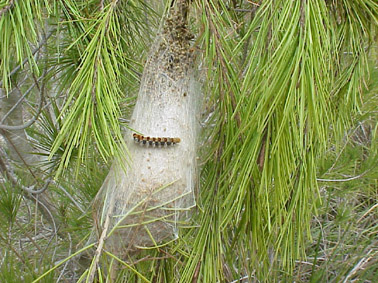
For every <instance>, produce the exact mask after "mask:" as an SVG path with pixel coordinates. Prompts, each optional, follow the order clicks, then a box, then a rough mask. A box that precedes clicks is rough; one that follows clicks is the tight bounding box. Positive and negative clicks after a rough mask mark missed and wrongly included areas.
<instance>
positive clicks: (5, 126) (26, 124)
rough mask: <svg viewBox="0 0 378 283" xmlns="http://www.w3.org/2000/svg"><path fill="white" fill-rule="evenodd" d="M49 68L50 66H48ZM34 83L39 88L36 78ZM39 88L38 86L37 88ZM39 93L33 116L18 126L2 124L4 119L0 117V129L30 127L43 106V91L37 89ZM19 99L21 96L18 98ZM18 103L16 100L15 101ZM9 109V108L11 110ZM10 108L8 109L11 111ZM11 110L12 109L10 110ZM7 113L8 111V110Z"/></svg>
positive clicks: (14, 129) (43, 76)
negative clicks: (0, 119)
mask: <svg viewBox="0 0 378 283" xmlns="http://www.w3.org/2000/svg"><path fill="white" fill-rule="evenodd" d="M50 69H51V68H50ZM46 73H47V72H44V73H43V75H42V77H41V78H40V79H42V80H43V79H44V78H45V76H46ZM34 85H36V86H37V88H39V86H38V80H37V79H35V80H34ZM34 85H33V87H34ZM39 89H40V88H39ZM39 94H40V96H39V98H40V99H39V104H38V109H37V113H36V114H35V115H34V116H33V118H31V119H30V120H29V121H28V122H26V123H25V124H23V125H18V126H9V125H4V124H2V121H3V120H4V118H3V119H2V121H1V122H0V129H2V130H8V131H17V130H24V129H26V128H28V127H30V126H31V125H33V124H34V122H35V121H37V119H38V117H39V115H40V114H41V112H42V106H43V100H44V93H43V91H42V90H40V91H39ZM20 99H21V98H20ZM17 103H18V102H17ZM12 109H13V107H12ZM12 109H11V110H12ZM11 110H10V111H11ZM12 111H13V110H12ZM8 113H9V112H8ZM8 113H7V114H6V115H8Z"/></svg>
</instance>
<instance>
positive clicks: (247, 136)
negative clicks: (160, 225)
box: [0, 0, 378, 282]
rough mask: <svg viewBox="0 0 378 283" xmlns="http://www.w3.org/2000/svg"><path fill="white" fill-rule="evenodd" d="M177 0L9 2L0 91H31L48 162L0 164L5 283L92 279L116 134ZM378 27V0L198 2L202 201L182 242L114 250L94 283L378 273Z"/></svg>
mask: <svg viewBox="0 0 378 283" xmlns="http://www.w3.org/2000/svg"><path fill="white" fill-rule="evenodd" d="M169 2H170V1H169ZM169 6H170V3H165V5H160V3H158V2H157V3H154V2H151V3H149V2H147V1H116V0H113V1H73V0H67V1H38V0H26V1H1V2H0V42H1V45H0V70H1V80H2V81H1V86H2V87H3V89H4V91H8V92H9V95H12V93H11V90H12V88H14V87H16V86H18V87H19V88H20V89H21V90H22V91H24V92H25V91H26V90H27V89H28V88H29V87H33V91H32V92H31V94H30V96H29V97H28V100H27V101H28V103H25V111H30V113H31V114H29V115H35V116H36V117H38V119H37V122H36V123H34V124H33V125H31V126H30V127H28V128H27V132H28V134H29V135H30V137H31V141H32V143H33V145H34V147H35V149H36V151H37V152H38V154H39V155H40V157H41V159H40V161H39V162H38V163H37V164H22V165H21V166H20V167H21V168H19V167H15V165H14V167H13V168H14V170H13V171H14V172H15V173H14V174H10V173H9V172H8V171H12V170H9V169H7V170H8V171H7V170H5V169H4V168H3V167H2V175H3V177H4V178H3V180H2V182H1V195H0V214H1V218H2V221H1V226H0V229H1V237H0V253H1V254H2V256H3V261H2V263H1V264H0V269H1V270H0V271H1V272H0V274H1V275H0V276H2V280H3V281H5V282H13V281H14V282H18V280H20V279H21V278H23V280H24V281H25V280H26V282H31V281H33V280H36V279H37V281H42V282H43V281H46V282H51V281H54V280H55V281H56V280H67V281H69V280H79V279H80V280H82V281H84V280H85V279H86V277H87V276H88V273H89V271H88V270H89V268H90V263H91V259H92V257H93V245H91V246H88V245H87V240H88V238H89V236H90V233H91V227H92V226H93V221H92V219H91V213H92V211H91V209H92V208H91V207H90V204H91V202H92V200H93V198H94V196H95V195H96V193H97V190H98V189H99V187H100V186H101V184H102V181H103V179H104V178H105V176H106V173H107V171H108V169H109V166H110V163H111V160H112V159H113V158H118V159H122V160H123V161H124V162H127V148H126V147H125V145H124V142H123V138H122V127H127V117H128V115H129V113H130V111H132V105H133V103H134V101H135V94H136V93H137V90H138V86H139V79H140V76H141V73H142V70H143V63H144V60H145V59H146V56H147V53H148V47H149V46H150V44H151V43H152V42H153V36H154V32H155V31H156V27H157V26H158V24H159V22H160V21H161V15H163V14H164V13H166V12H167V11H168V7H169ZM377 26H378V4H377V3H376V1H373V0H355V1H321V0H315V1H280V0H267V1H260V2H257V1H256V2H252V1H224V0H216V1H205V0H203V1H202V0H201V1H200V0H198V1H193V2H192V3H191V17H190V28H191V29H192V31H193V33H194V34H195V35H196V38H195V40H194V42H193V48H194V49H195V54H196V58H197V65H196V67H197V68H198V74H199V75H198V76H199V79H200V80H201V82H202V83H203V93H204V98H205V99H204V101H205V102H204V105H203V117H202V118H201V119H202V121H203V123H202V125H203V130H202V133H201V135H202V141H201V147H200V149H199V151H200V152H199V155H200V156H203V158H201V160H200V161H201V175H200V177H199V180H200V181H199V190H198V192H197V201H198V207H197V208H196V210H195V211H193V216H192V220H191V223H190V225H188V227H187V228H183V229H182V230H181V231H180V237H179V238H178V239H177V240H176V241H174V242H172V243H169V244H167V245H165V246H162V247H159V248H155V249H151V250H145V251H142V252H141V253H140V254H139V255H138V256H137V257H131V256H130V258H127V259H118V258H116V257H115V255H112V254H111V253H109V252H107V251H106V252H104V254H103V256H102V258H101V265H100V268H98V270H97V271H98V274H97V275H98V280H99V281H104V280H106V279H107V278H108V279H109V278H110V276H114V274H113V275H111V274H110V273H109V272H108V270H110V269H111V266H113V265H114V264H115V262H118V264H119V265H120V266H122V267H123V268H122V269H121V270H120V271H119V272H118V273H117V274H116V275H115V276H117V278H118V280H119V281H120V282H122V281H123V282H130V281H135V282H143V281H151V282H173V281H181V282H218V281H221V282H236V281H234V280H239V279H240V280H245V281H246V282H247V281H248V280H249V281H254V280H260V281H278V280H289V281H291V280H293V279H295V280H297V281H310V282H317V281H331V282H333V281H335V282H338V281H341V280H352V279H359V280H362V281H363V280H373V279H374V274H376V272H377V269H378V261H377V253H378V250H377V246H378V245H377V244H378V243H377V240H376V239H377V233H378V227H377V224H376V223H377V116H376V105H377V92H378V86H377V83H376V82H377V81H378V73H377V58H378V56H377ZM21 78H22V79H21ZM39 78H41V80H42V82H41V83H38V79H39ZM21 81H23V83H21ZM39 95H41V97H43V100H44V103H45V104H44V105H45V106H44V108H43V110H42V111H41V112H40V113H38V111H37V110H38V107H37V98H38V97H39ZM1 124H2V123H1ZM0 126H1V125H0ZM4 156H5V155H3V154H2V155H1V158H2V159H4ZM0 165H1V164H0ZM49 177H55V181H48V180H49V179H48V178H49ZM12 178H13V179H12ZM47 182H48V188H47V190H45V191H43V193H40V194H33V193H32V194H31V195H32V197H30V190H29V191H28V190H27V189H28V188H30V187H31V186H32V185H34V187H33V189H34V190H38V189H39V188H42V187H44V185H45V184H46V183H47ZM38 197H40V198H42V197H43V202H38V201H36V198H38ZM43 205H44V206H45V207H47V209H45V210H43V211H44V213H43V212H40V211H39V210H38V209H39V208H40V206H43ZM41 213H42V214H41ZM77 254H81V255H82V256H81V257H80V258H78V257H74V255H77ZM306 255H307V257H306Z"/></svg>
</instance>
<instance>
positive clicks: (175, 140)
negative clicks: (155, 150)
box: [133, 133, 181, 146]
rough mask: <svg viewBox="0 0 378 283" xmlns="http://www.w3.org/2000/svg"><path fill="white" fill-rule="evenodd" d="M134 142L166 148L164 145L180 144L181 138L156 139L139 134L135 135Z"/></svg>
mask: <svg viewBox="0 0 378 283" xmlns="http://www.w3.org/2000/svg"><path fill="white" fill-rule="evenodd" d="M133 138H134V141H136V142H138V143H141V144H145V145H151V146H153V145H154V146H159V145H161V146H164V145H174V144H176V143H179V142H180V141H181V140H180V139H179V138H155V137H145V136H142V135H138V134H135V133H134V134H133Z"/></svg>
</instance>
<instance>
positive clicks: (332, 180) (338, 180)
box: [316, 169, 370, 182]
mask: <svg viewBox="0 0 378 283" xmlns="http://www.w3.org/2000/svg"><path fill="white" fill-rule="evenodd" d="M369 171H370V169H369V170H366V171H365V172H364V173H362V174H360V175H357V176H354V177H350V178H347V179H316V180H317V181H320V182H349V181H353V180H356V179H359V178H361V177H363V176H365V175H366V174H367V173H369Z"/></svg>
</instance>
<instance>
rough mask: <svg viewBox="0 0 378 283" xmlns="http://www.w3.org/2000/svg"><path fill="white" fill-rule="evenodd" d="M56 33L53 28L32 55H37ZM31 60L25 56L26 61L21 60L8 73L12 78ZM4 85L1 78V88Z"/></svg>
mask: <svg viewBox="0 0 378 283" xmlns="http://www.w3.org/2000/svg"><path fill="white" fill-rule="evenodd" d="M53 33H54V30H52V31H51V32H49V34H48V35H47V36H46V37H45V38H44V40H42V41H41V42H40V43H39V44H38V46H37V47H36V48H34V49H33V51H32V53H31V54H32V55H35V53H37V52H38V51H39V50H40V49H41V48H42V46H43V45H45V44H46V43H47V40H48V39H49V38H50V37H51V36H52V34H53ZM28 61H29V58H25V59H24V61H22V62H21V64H20V65H18V66H17V67H16V68H14V69H13V70H12V71H11V72H10V73H9V75H8V78H10V77H11V76H13V75H14V74H15V73H16V72H17V71H18V70H20V69H21V68H22V67H23V66H24V65H25V64H26V62H28ZM2 86H3V81H2V80H1V81H0V88H1V87H2Z"/></svg>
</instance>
